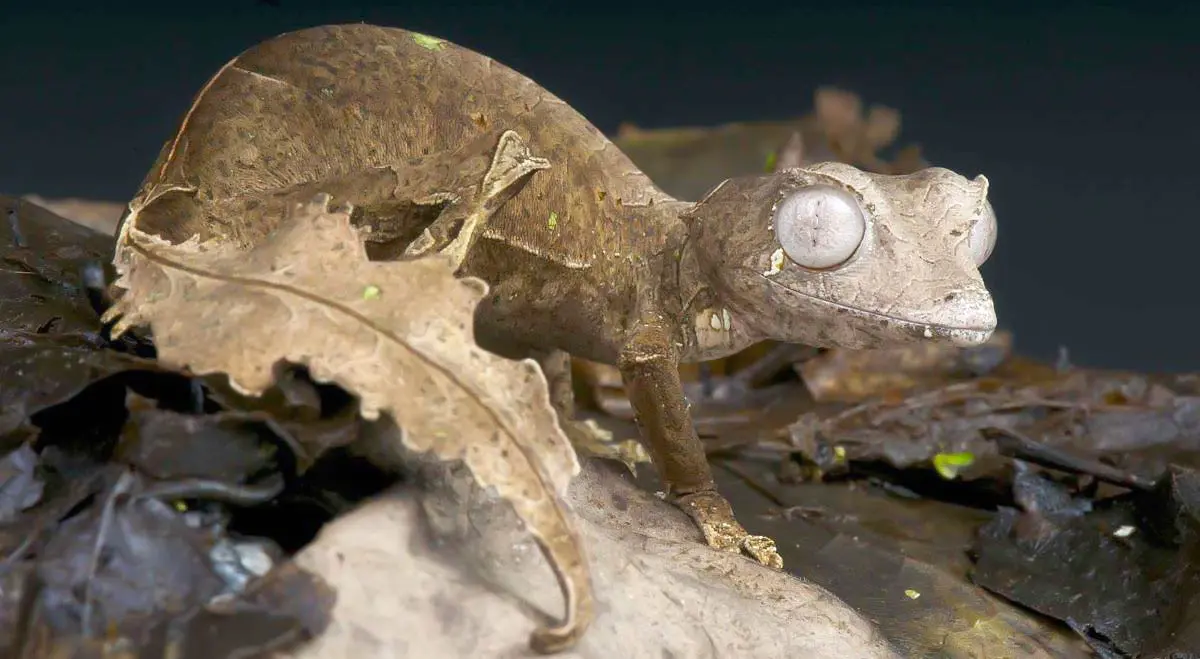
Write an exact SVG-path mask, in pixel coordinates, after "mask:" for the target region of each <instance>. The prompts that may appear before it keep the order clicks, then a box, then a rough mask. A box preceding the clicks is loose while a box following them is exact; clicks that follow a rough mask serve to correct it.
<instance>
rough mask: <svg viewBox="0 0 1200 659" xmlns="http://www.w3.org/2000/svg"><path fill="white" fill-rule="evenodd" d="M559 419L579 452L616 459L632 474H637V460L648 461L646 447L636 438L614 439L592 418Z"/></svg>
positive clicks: (606, 458)
mask: <svg viewBox="0 0 1200 659" xmlns="http://www.w3.org/2000/svg"><path fill="white" fill-rule="evenodd" d="M559 421H560V423H562V426H563V432H565V433H566V434H567V439H569V440H571V444H572V445H573V446H574V447H575V450H577V451H579V452H581V453H585V454H587V455H591V456H595V457H597V458H603V459H605V460H616V461H618V462H620V463H621V464H623V465H625V466H626V467H627V468H628V469H629V472H630V473H632V474H633V475H634V476H637V465H638V463H639V462H642V463H648V462H650V454H649V453H647V452H646V448H645V447H644V446H642V443H641V442H639V441H637V440H636V439H626V440H623V441H619V442H618V441H615V440H614V439H613V434H612V433H611V432H609V431H608V430H605V429H604V428H601V427H600V424H598V423H596V422H595V421H593V420H592V419H586V420H584V421H579V420H576V419H560V420H559Z"/></svg>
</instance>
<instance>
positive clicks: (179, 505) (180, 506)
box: [171, 499, 188, 513]
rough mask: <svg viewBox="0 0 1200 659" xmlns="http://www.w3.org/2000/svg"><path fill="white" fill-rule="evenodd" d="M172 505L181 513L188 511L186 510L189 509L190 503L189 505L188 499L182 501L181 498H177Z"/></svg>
mask: <svg viewBox="0 0 1200 659" xmlns="http://www.w3.org/2000/svg"><path fill="white" fill-rule="evenodd" d="M171 505H172V506H173V507H174V508H175V510H176V511H178V512H181V513H186V512H187V511H188V505H187V502H186V501H180V500H178V499H177V500H175V501H174V502H172V504H171Z"/></svg>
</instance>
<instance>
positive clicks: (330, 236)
mask: <svg viewBox="0 0 1200 659" xmlns="http://www.w3.org/2000/svg"><path fill="white" fill-rule="evenodd" d="M329 201H330V196H329V195H327V194H320V195H318V196H317V197H315V198H314V199H313V200H312V201H311V202H309V203H308V204H298V205H297V206H296V207H294V208H293V209H292V211H291V212H290V213H288V217H287V218H286V219H285V220H284V222H283V224H281V225H280V226H279V228H278V229H277V230H276V231H275V232H274V234H272V235H271V236H270V237H269V238H268V239H267V240H264V241H262V242H261V243H259V244H258V245H256V246H255V247H254V248H252V249H250V250H249V251H245V252H243V251H238V250H233V249H230V248H229V247H227V246H222V245H220V244H214V243H206V244H200V242H199V240H198V239H196V238H192V239H190V240H188V241H187V242H184V243H183V244H179V245H171V244H170V243H168V242H166V241H164V240H162V239H160V238H158V237H156V236H153V235H150V234H148V233H144V232H142V231H141V230H140V229H139V228H138V227H137V225H136V222H134V223H133V224H132V225H131V226H130V227H129V230H128V234H127V241H128V242H126V243H124V244H122V245H120V246H119V247H118V255H117V258H116V259H115V262H116V263H127V264H128V265H127V266H125V267H123V272H121V273H120V274H121V277H120V279H119V280H118V282H117V284H118V286H121V287H123V288H125V289H127V292H126V294H125V295H124V296H123V297H122V298H121V300H120V301H119V303H118V304H117V305H116V306H114V308H113V309H112V310H110V312H109V314H108V316H106V318H116V317H119V316H121V315H122V314H123V315H124V317H122V318H120V321H119V322H118V323H117V325H116V326H115V327H114V332H115V333H118V334H119V333H120V332H121V331H123V330H124V329H126V328H128V327H131V326H132V325H134V324H146V325H149V326H150V328H151V330H152V332H153V334H154V337H155V342H156V345H157V348H158V358H159V360H160V361H161V362H163V363H166V364H170V365H175V366H178V367H180V368H187V369H189V370H191V371H192V372H195V373H197V374H209V373H226V374H227V375H228V376H229V379H230V383H231V385H232V386H233V388H234V389H235V390H237V391H239V392H240V393H244V394H246V395H256V394H258V393H261V392H263V391H265V390H267V389H268V388H269V387H271V386H272V384H273V382H274V379H275V367H276V365H278V364H279V363H280V362H289V363H293V364H303V365H306V366H307V367H308V369H309V372H310V374H311V375H312V377H313V379H314V380H316V381H318V382H332V383H336V384H338V385H339V386H341V387H343V388H344V389H346V390H348V391H350V392H352V393H354V394H356V395H357V396H359V398H360V409H361V413H362V415H363V416H364V417H365V418H367V419H375V418H378V417H379V415H380V413H384V412H386V413H387V414H389V415H390V416H391V417H392V418H394V419H395V421H396V422H397V424H398V425H399V426H400V427H401V428H403V433H402V436H403V437H404V443H405V447H404V448H407V449H410V450H412V451H416V452H420V453H425V452H429V453H432V454H433V455H434V456H436V457H437V458H439V459H442V460H447V461H453V460H462V461H463V462H464V463H465V464H466V466H467V467H468V468H469V469H470V471H471V472H472V474H473V475H474V476H475V478H476V479H477V480H478V481H479V482H480V483H481V484H482V485H483V486H484V487H488V486H491V487H494V488H495V489H496V491H497V493H498V494H499V495H500V496H501V497H503V498H504V499H506V500H508V501H509V502H511V503H512V505H513V507H514V509H515V510H516V512H517V514H518V515H519V517H520V518H521V519H522V520H523V521H524V522H525V524H526V526H527V527H528V530H529V531H530V532H531V533H532V534H533V536H534V537H535V538H536V539H537V540H538V542H539V544H540V545H541V547H542V549H543V551H544V552H545V553H546V555H547V559H548V562H549V563H550V564H551V565H552V566H553V567H554V569H555V572H556V574H557V576H558V579H559V582H560V586H561V587H562V590H563V595H564V598H565V604H566V615H565V617H564V620H563V622H562V624H561V625H560V626H557V627H552V628H543V629H538V630H536V631H535V632H534V634H533V637H532V638H531V644H532V645H533V646H534V648H535V649H537V650H539V651H551V650H557V649H561V648H563V647H566V646H569V645H570V644H572V643H573V642H574V641H575V640H577V639H578V637H579V636H580V635H581V634H582V633H583V631H584V630H585V629H586V628H587V626H588V624H589V623H590V620H591V617H592V608H593V607H592V602H593V599H592V597H593V596H592V586H591V576H590V571H589V567H588V565H587V562H586V560H585V556H584V553H583V548H582V545H581V540H580V536H579V533H578V530H577V525H576V521H575V518H574V515H573V511H571V509H570V508H569V507H568V505H567V504H566V502H565V500H564V496H565V493H566V490H567V487H568V485H569V484H570V481H571V479H572V478H573V477H574V476H575V475H577V474H578V473H579V463H578V461H577V458H576V456H575V453H574V450H573V449H572V447H571V445H570V443H569V442H568V440H567V437H566V436H565V435H564V434H563V432H562V430H561V429H560V428H559V425H558V420H557V417H556V415H555V412H554V409H553V407H552V406H551V404H550V400H549V390H548V386H547V383H546V379H545V376H544V375H543V374H542V372H541V370H540V369H539V368H538V367H537V364H536V362H533V361H532V360H523V361H513V360H508V359H503V358H501V357H498V356H495V355H493V354H492V353H489V352H487V351H485V350H483V349H482V348H479V347H478V346H477V344H476V343H475V338H474V333H473V326H472V318H473V314H474V310H475V306H476V305H477V304H478V302H479V301H480V300H481V299H482V298H483V296H484V295H485V294H486V292H487V286H486V284H485V283H484V282H482V281H481V280H478V279H474V278H463V279H456V278H454V276H453V273H452V270H451V265H450V263H449V261H448V260H447V259H445V258H442V257H440V256H437V255H434V256H430V257H426V258H422V259H417V260H413V261H405V262H370V261H368V259H367V254H366V251H365V248H364V247H363V243H362V240H361V239H360V237H359V235H358V233H357V231H356V230H355V229H354V228H353V227H352V226H351V224H350V209H349V208H343V209H340V210H333V211H331V210H329V208H328V204H329ZM122 250H124V251H125V252H126V254H124V255H122V254H121V253H120V252H121V251H122ZM367 290H372V291H375V292H376V294H373V295H365V294H364V291H367ZM382 449H383V450H382V452H379V453H376V454H375V455H373V457H374V458H375V459H378V460H383V461H391V462H393V463H395V462H397V461H399V460H400V459H401V457H402V456H403V448H402V447H396V446H393V447H382Z"/></svg>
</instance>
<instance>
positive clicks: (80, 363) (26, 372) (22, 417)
mask: <svg viewBox="0 0 1200 659" xmlns="http://www.w3.org/2000/svg"><path fill="white" fill-rule="evenodd" d="M163 370H164V369H162V368H161V367H160V366H158V364H157V363H156V362H154V361H153V360H149V359H145V358H141V357H135V356H133V355H129V354H125V353H122V352H117V351H115V350H110V349H106V348H105V347H104V345H103V344H102V342H100V340H99V339H98V338H97V337H96V336H94V335H91V334H36V333H30V332H24V331H8V332H5V331H3V330H0V437H3V436H4V435H6V434H8V433H11V432H13V431H14V430H16V429H18V428H20V427H21V426H22V425H24V424H26V423H27V422H28V421H29V418H30V417H32V416H33V415H34V414H36V413H38V412H40V411H42V410H44V409H46V408H48V407H50V406H53V405H58V404H60V403H63V402H65V401H67V400H70V399H71V398H74V397H75V396H76V395H78V394H79V393H80V392H81V391H83V390H84V389H85V388H87V387H88V386H90V385H92V384H94V383H96V382H99V381H100V380H103V379H105V378H107V377H110V376H113V375H116V374H119V373H125V372H128V371H150V372H161V371H163Z"/></svg>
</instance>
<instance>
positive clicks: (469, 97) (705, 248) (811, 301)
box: [117, 24, 997, 568]
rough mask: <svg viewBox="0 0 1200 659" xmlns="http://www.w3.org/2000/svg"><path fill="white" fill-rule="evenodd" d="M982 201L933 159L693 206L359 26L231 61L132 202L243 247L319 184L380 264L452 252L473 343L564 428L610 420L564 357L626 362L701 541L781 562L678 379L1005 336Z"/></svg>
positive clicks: (433, 46)
mask: <svg viewBox="0 0 1200 659" xmlns="http://www.w3.org/2000/svg"><path fill="white" fill-rule="evenodd" d="M988 188H989V183H988V180H987V178H986V177H985V176H983V175H978V176H975V177H974V178H967V177H965V176H962V175H960V174H958V173H955V172H953V171H951V170H949V169H945V168H940V167H928V168H925V169H922V170H920V171H917V172H915V173H910V174H905V175H882V174H875V173H868V172H864V171H862V170H859V169H857V168H855V167H853V166H850V165H846V164H841V163H835V162H823V163H815V164H807V165H805V166H787V167H782V168H779V169H777V171H774V172H771V173H763V174H761V175H752V176H743V177H737V178H731V179H728V180H725V181H723V182H721V183H720V184H718V185H716V186H715V187H714V188H713V189H712V190H711V191H709V192H708V193H707V194H706V195H705V196H703V198H701V199H700V200H698V201H688V200H683V199H676V198H674V197H672V196H670V195H668V194H666V193H665V192H663V191H662V190H661V189H660V188H659V187H658V186H656V185H655V184H654V182H653V181H652V180H651V179H650V178H649V177H648V176H647V175H646V174H644V173H643V172H642V171H640V170H639V169H638V168H637V167H636V166H635V165H634V163H633V162H632V161H631V160H630V159H629V158H628V157H627V156H626V155H625V154H624V153H622V152H621V151H620V149H618V148H617V147H616V146H615V145H614V144H613V143H612V142H611V141H610V140H609V139H608V138H607V137H606V136H605V135H604V134H603V133H602V132H601V131H600V130H599V129H597V128H596V127H595V126H594V125H593V124H592V123H591V122H589V121H588V120H587V119H586V118H585V117H584V116H583V115H582V114H580V113H579V112H578V111H576V110H575V109H574V108H572V107H571V106H570V105H569V104H567V103H566V102H565V101H564V100H562V99H561V98H559V97H558V96H556V95H554V94H553V93H551V92H550V91H548V90H547V89H545V88H544V87H542V86H541V85H539V84H537V83H536V82H534V81H533V80H531V79H530V78H528V77H526V76H525V75H523V74H521V73H519V72H517V71H516V70H514V69H512V68H509V67H507V66H505V65H504V64H502V63H500V62H497V61H495V60H493V59H491V58H489V57H487V56H485V55H483V54H480V53H478V52H475V51H473V50H470V49H468V48H465V47H462V46H459V45H457V44H454V43H451V42H449V41H447V40H444V39H440V38H437V37H433V36H429V35H425V34H421V33H417V32H412V31H407V30H404V29H400V28H393V27H382V26H374V25H367V24H352V25H324V26H318V27H313V28H307V29H303V30H298V31H295V32H289V33H286V34H283V35H280V36H277V37H274V38H272V39H268V40H266V41H264V42H261V43H259V44H257V45H255V46H253V47H251V48H249V49H247V50H246V51H244V52H242V53H241V54H239V55H238V56H237V57H235V58H233V59H231V60H230V61H229V62H227V63H226V64H225V65H224V66H223V67H222V68H221V69H220V70H219V71H218V72H217V73H216V74H215V75H214V76H213V77H212V79H210V80H209V81H208V82H207V83H206V84H205V86H204V87H203V88H202V89H201V91H200V92H199V93H198V94H197V96H196V98H195V99H194V102H193V104H192V106H191V108H190V109H189V110H188V111H187V113H186V114H185V116H184V117H183V119H182V120H181V121H180V124H179V128H178V130H177V132H176V134H175V135H174V136H173V137H172V138H171V139H170V140H169V141H167V143H166V144H164V146H163V149H162V151H161V153H160V155H159V157H158V159H157V161H156V162H155V163H154V165H153V166H152V167H151V169H150V171H149V172H148V173H147V175H146V178H145V179H144V181H143V183H142V185H141V187H140V189H139V191H138V193H137V195H136V197H135V198H134V200H133V201H132V202H131V203H130V208H131V209H137V212H136V215H137V217H138V223H139V228H140V230H142V231H151V232H154V233H156V234H158V235H159V236H161V237H162V238H164V239H167V240H171V241H175V242H179V241H183V240H186V239H188V238H190V237H192V236H196V237H198V238H199V239H200V240H201V241H205V240H210V239H221V240H226V241H229V242H232V243H234V244H235V245H239V246H242V247H247V246H250V245H253V244H255V243H256V242H257V241H259V240H263V239H266V237H268V236H269V234H270V231H271V230H272V229H273V227H275V226H277V225H278V223H279V222H280V221H281V218H282V217H283V216H284V214H285V213H284V210H285V209H286V206H287V205H289V204H295V203H297V202H298V201H304V200H307V199H309V198H311V197H312V195H313V194H315V193H318V192H320V193H327V194H329V195H331V196H332V198H333V200H334V201H335V202H345V203H348V204H350V205H351V206H352V207H353V221H354V222H355V223H356V225H357V226H360V227H362V229H363V232H364V235H365V236H366V244H367V250H368V254H369V255H370V256H371V258H372V259H376V260H388V259H405V258H420V257H422V256H423V255H426V254H430V253H433V252H440V253H442V254H446V255H448V256H449V258H451V259H452V261H453V263H454V265H455V267H456V268H457V272H458V273H459V274H460V275H463V276H472V277H478V278H480V279H482V280H484V281H485V282H487V284H488V287H489V290H488V293H487V295H486V296H485V298H484V299H483V301H482V302H481V303H480V304H479V306H478V308H477V309H476V312H475V315H474V325H475V336H476V339H477V341H478V342H479V344H480V345H481V346H482V347H484V348H485V349H487V350H490V351H492V352H494V353H496V354H499V355H501V356H505V357H509V358H512V359H521V358H534V359H536V360H537V361H538V363H539V364H540V365H541V368H542V370H543V371H544V373H545V375H546V378H547V381H548V383H549V386H550V392H551V399H552V401H553V402H554V405H555V408H556V411H557V412H558V414H559V418H560V422H561V424H562V427H563V429H564V430H565V431H566V433H567V435H568V437H571V438H572V440H573V441H576V443H577V445H580V444H586V443H587V440H594V439H595V433H596V432H597V431H596V430H595V429H594V427H593V426H589V425H587V424H584V423H581V422H580V421H579V420H578V419H576V415H575V403H574V400H573V396H572V385H571V368H570V360H571V356H577V357H581V358H584V359H588V360H592V361H596V362H601V363H606V364H611V365H615V366H617V367H618V369H619V370H620V373H621V377H622V380H623V383H624V385H625V390H626V392H627V395H628V397H629V400H630V402H631V404H632V406H633V409H634V411H635V414H636V424H637V426H638V429H639V433H640V435H641V439H642V441H643V443H644V445H645V446H646V447H647V449H648V452H649V453H650V456H651V458H652V462H653V464H654V467H655V469H656V471H657V474H658V476H659V478H660V480H661V481H662V485H663V490H664V492H665V496H666V498H667V500H669V501H670V502H671V503H673V504H674V505H675V506H677V507H678V508H680V509H681V510H683V511H684V512H686V513H687V515H688V516H689V517H690V518H691V519H692V520H693V521H694V523H695V525H696V526H697V527H698V528H699V530H700V532H701V535H702V537H703V540H704V542H705V543H706V544H707V545H709V546H711V547H713V548H715V549H718V550H723V551H730V552H736V553H741V554H743V555H746V556H747V557H749V558H751V559H753V560H755V561H757V562H759V563H762V564H764V565H767V566H770V567H773V568H782V559H781V558H780V556H779V553H778V549H777V547H776V545H775V543H774V541H772V540H771V539H770V538H768V537H765V536H759V535H753V534H750V533H749V532H748V531H746V529H745V528H744V527H743V526H742V524H741V523H740V522H739V521H738V520H737V518H736V516H735V515H734V512H733V510H732V507H731V505H730V504H729V502H728V500H727V499H726V498H725V497H724V496H723V495H722V494H721V493H720V492H718V489H717V487H716V484H715V480H714V476H713V472H712V469H711V467H710V465H709V463H708V460H707V458H706V455H705V450H704V445H703V443H702V442H701V440H700V439H699V437H698V436H697V433H696V430H695V428H694V427H693V424H692V421H691V418H690V415H689V401H688V400H687V398H686V397H685V395H684V389H683V386H682V384H681V382H680V376H679V370H678V367H679V365H680V364H681V363H686V362H703V361H706V360H712V359H716V358H720V357H723V356H726V355H729V354H732V353H734V352H737V351H739V350H741V349H743V348H745V347H747V346H749V345H751V344H753V343H755V342H759V341H762V340H767V339H771V340H775V341H780V342H786V343H803V344H807V345H812V346H828V347H835V346H836V347H844V348H868V347H874V346H882V345H890V344H897V343H905V342H914V341H939V342H950V343H953V344H956V345H960V346H969V345H977V344H980V343H983V342H984V341H986V340H987V339H988V338H989V337H990V335H991V334H992V332H993V330H994V329H995V326H996V314H995V309H994V306H993V302H992V298H991V294H990V293H989V291H988V289H987V287H986V285H985V283H984V281H983V279H982V276H981V275H980V272H979V267H980V266H981V265H982V264H983V263H984V262H985V261H986V260H987V259H988V257H989V255H990V254H991V252H992V250H993V249H994V246H995V240H996V231H997V225H996V216H995V212H994V210H993V208H992V205H991V203H990V201H989V199H988ZM127 226H128V216H127V218H126V221H124V222H123V223H122V228H121V229H120V230H119V232H118V245H120V244H122V243H123V241H126V240H127V238H126V236H125V233H126V230H127ZM119 253H120V252H119V249H118V255H119ZM117 260H118V261H119V256H118V259H117ZM118 265H119V263H118Z"/></svg>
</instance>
